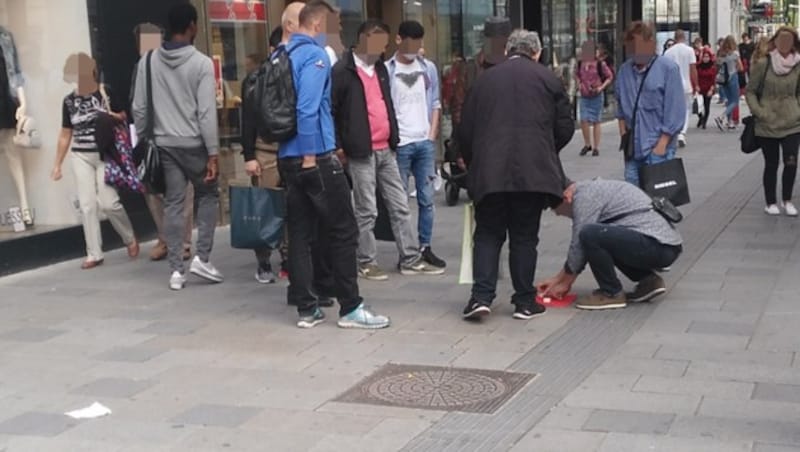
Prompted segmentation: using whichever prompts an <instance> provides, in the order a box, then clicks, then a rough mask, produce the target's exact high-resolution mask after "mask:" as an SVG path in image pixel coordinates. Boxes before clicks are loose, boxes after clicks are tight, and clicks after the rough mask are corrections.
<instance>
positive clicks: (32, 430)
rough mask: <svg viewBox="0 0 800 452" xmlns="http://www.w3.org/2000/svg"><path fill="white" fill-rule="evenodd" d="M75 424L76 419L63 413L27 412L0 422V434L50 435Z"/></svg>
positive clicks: (54, 434)
mask: <svg viewBox="0 0 800 452" xmlns="http://www.w3.org/2000/svg"><path fill="white" fill-rule="evenodd" d="M75 425H77V421H75V420H73V419H71V418H69V417H67V416H65V415H63V414H53V413H44V412H28V413H23V414H20V415H19V416H16V417H13V418H11V419H8V420H6V421H3V422H2V423H0V434H6V435H26V436H46V437H52V436H57V435H59V434H61V433H63V432H65V431H67V430H69V429H70V428H72V427H74V426H75Z"/></svg>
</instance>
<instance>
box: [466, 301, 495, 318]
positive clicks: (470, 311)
mask: <svg viewBox="0 0 800 452" xmlns="http://www.w3.org/2000/svg"><path fill="white" fill-rule="evenodd" d="M491 313H492V309H491V308H489V306H488V305H486V304H483V303H481V302H480V301H478V300H474V299H470V300H469V303H467V307H466V308H464V319H465V320H480V319H482V318H483V317H486V316H487V315H489V314H491Z"/></svg>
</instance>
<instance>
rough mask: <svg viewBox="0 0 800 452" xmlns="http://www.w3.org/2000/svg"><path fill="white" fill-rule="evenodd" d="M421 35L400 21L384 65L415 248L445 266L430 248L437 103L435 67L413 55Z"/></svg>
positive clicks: (439, 108)
mask: <svg viewBox="0 0 800 452" xmlns="http://www.w3.org/2000/svg"><path fill="white" fill-rule="evenodd" d="M424 36H425V28H424V27H423V26H422V24H420V23H419V22H416V21H413V20H411V21H405V22H402V23H401V24H400V28H399V29H398V32H397V38H396V43H397V47H398V50H397V52H396V53H395V55H394V56H393V57H392V58H391V59H390V60H389V62H388V63H387V68H388V71H389V84H390V86H391V91H392V102H393V104H394V108H395V114H396V116H397V127H398V131H399V137H400V142H399V144H398V147H397V165H398V167H399V168H400V176H401V177H402V180H403V184H404V185H405V187H406V191H409V190H408V180H409V178H410V177H411V176H412V175H413V176H414V183H415V185H416V191H417V206H418V215H419V218H418V220H417V229H418V234H419V248H420V250H422V257H423V259H424V260H425V262H427V263H428V264H430V265H432V266H434V267H437V268H445V267H446V266H447V263H446V262H445V261H444V260H442V259H441V258H439V257H438V256H436V254H434V253H433V249H431V244H432V241H433V223H434V215H435V212H434V207H433V197H434V194H435V190H434V183H435V182H436V178H437V176H436V140H437V139H438V136H439V120H440V117H441V114H442V104H441V101H440V93H439V73H438V71H437V70H436V66H435V65H434V64H433V62H431V61H429V60H426V59H425V58H421V57H420V56H419V50H420V49H421V48H422V38H423V37H424Z"/></svg>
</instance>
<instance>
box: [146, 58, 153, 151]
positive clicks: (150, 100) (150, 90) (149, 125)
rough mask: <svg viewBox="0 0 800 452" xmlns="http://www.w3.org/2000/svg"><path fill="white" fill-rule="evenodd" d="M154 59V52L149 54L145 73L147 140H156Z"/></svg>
mask: <svg viewBox="0 0 800 452" xmlns="http://www.w3.org/2000/svg"><path fill="white" fill-rule="evenodd" d="M152 58H153V51H152V50H151V51H149V52H147V60H146V61H145V65H146V67H145V71H146V75H147V110H146V118H147V119H146V121H145V126H144V138H145V139H147V140H153V139H155V136H154V135H155V118H154V117H153V116H154V115H155V109H154V108H153V74H152V71H151V67H150V60H151V59H152Z"/></svg>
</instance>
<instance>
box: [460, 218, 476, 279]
mask: <svg viewBox="0 0 800 452" xmlns="http://www.w3.org/2000/svg"><path fill="white" fill-rule="evenodd" d="M474 232H475V208H474V207H473V206H472V203H469V204H466V205H465V206H464V232H463V236H462V237H461V271H460V272H459V276H458V283H459V284H472V235H473V233H474Z"/></svg>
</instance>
